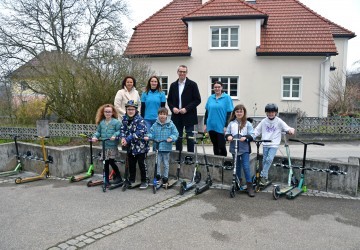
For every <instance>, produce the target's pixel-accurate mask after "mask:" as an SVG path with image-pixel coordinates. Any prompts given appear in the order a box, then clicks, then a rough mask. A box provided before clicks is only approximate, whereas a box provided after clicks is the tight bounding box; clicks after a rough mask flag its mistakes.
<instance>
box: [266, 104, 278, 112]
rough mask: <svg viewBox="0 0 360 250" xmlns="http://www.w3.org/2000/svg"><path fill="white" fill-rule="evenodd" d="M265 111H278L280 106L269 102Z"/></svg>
mask: <svg viewBox="0 0 360 250" xmlns="http://www.w3.org/2000/svg"><path fill="white" fill-rule="evenodd" d="M265 112H276V113H277V112H278V106H277V105H276V104H275V103H268V104H266V106H265Z"/></svg>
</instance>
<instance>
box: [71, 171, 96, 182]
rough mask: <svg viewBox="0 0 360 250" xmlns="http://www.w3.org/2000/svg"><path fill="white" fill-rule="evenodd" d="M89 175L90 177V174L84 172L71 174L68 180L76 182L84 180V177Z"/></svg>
mask: <svg viewBox="0 0 360 250" xmlns="http://www.w3.org/2000/svg"><path fill="white" fill-rule="evenodd" d="M90 177H91V174H87V173H84V174H79V175H74V176H71V177H70V178H69V181H70V182H78V181H82V180H85V179H87V178H90Z"/></svg>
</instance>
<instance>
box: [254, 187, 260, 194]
mask: <svg viewBox="0 0 360 250" xmlns="http://www.w3.org/2000/svg"><path fill="white" fill-rule="evenodd" d="M255 192H256V193H259V192H260V185H256V186H255Z"/></svg>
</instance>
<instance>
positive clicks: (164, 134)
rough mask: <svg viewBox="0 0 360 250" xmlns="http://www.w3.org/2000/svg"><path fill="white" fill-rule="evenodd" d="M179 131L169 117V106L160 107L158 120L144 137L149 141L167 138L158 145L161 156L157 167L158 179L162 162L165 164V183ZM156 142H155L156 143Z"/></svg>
mask: <svg viewBox="0 0 360 250" xmlns="http://www.w3.org/2000/svg"><path fill="white" fill-rule="evenodd" d="M178 136H179V132H178V131H177V129H176V127H175V125H174V123H173V122H172V121H171V120H170V118H169V117H168V110H167V108H159V110H158V118H157V120H156V122H155V123H154V124H153V125H152V126H151V128H150V133H148V135H147V136H145V137H144V139H145V140H146V141H147V140H149V139H153V140H157V141H161V140H166V142H161V143H160V144H159V145H158V150H159V154H158V158H159V166H158V169H157V177H156V179H158V180H160V177H161V171H160V167H161V164H162V163H163V164H164V175H163V177H162V181H163V184H166V183H167V182H168V178H169V157H170V151H171V149H172V142H174V141H176V140H177V139H178ZM154 144H155V143H154Z"/></svg>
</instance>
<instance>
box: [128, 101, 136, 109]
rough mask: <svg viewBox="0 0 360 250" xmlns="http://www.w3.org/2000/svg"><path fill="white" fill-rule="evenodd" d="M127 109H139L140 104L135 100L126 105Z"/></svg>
mask: <svg viewBox="0 0 360 250" xmlns="http://www.w3.org/2000/svg"><path fill="white" fill-rule="evenodd" d="M127 107H134V108H136V109H137V108H138V103H137V102H135V101H134V100H129V101H128V102H127V103H126V104H125V108H127Z"/></svg>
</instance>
